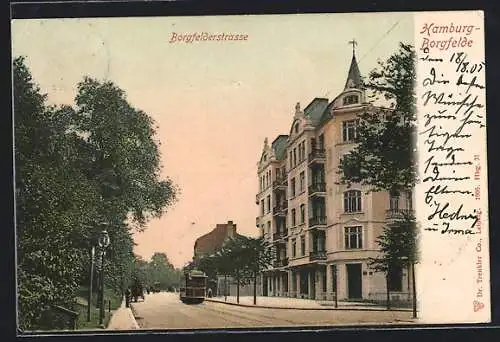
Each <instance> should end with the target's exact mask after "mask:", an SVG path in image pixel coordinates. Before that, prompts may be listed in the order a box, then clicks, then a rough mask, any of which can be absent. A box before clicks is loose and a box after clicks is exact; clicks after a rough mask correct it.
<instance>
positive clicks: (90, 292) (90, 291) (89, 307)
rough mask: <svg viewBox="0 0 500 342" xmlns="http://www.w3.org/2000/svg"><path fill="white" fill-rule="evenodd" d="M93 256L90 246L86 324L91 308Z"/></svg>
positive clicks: (93, 249) (93, 250)
mask: <svg viewBox="0 0 500 342" xmlns="http://www.w3.org/2000/svg"><path fill="white" fill-rule="evenodd" d="M94 255H95V247H94V246H92V249H91V250H90V283H89V298H88V304H87V322H90V312H91V306H92V304H91V303H92V284H93V282H94Z"/></svg>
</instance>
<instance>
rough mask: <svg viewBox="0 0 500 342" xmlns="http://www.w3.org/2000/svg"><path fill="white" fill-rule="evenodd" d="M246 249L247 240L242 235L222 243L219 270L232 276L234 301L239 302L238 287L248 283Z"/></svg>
mask: <svg viewBox="0 0 500 342" xmlns="http://www.w3.org/2000/svg"><path fill="white" fill-rule="evenodd" d="M247 248H248V238H247V237H245V236H242V235H236V236H234V237H232V238H230V239H229V240H228V241H227V242H226V243H224V245H223V247H222V249H221V253H220V257H219V262H220V266H219V268H220V269H223V270H224V271H226V272H227V273H228V275H231V276H234V278H235V280H236V301H237V303H239V302H240V286H242V285H245V284H246V282H247V281H248V279H249V278H250V277H249V270H248V258H247V252H246V249H247Z"/></svg>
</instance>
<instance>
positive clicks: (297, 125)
mask: <svg viewBox="0 0 500 342" xmlns="http://www.w3.org/2000/svg"><path fill="white" fill-rule="evenodd" d="M295 133H299V123H298V122H297V123H296V124H295Z"/></svg>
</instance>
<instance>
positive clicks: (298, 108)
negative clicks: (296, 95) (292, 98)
mask: <svg viewBox="0 0 500 342" xmlns="http://www.w3.org/2000/svg"><path fill="white" fill-rule="evenodd" d="M295 113H296V114H298V113H300V102H297V104H296V105H295Z"/></svg>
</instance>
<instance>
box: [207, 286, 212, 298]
mask: <svg viewBox="0 0 500 342" xmlns="http://www.w3.org/2000/svg"><path fill="white" fill-rule="evenodd" d="M207 297H208V298H212V289H210V288H209V289H208V291H207Z"/></svg>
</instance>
